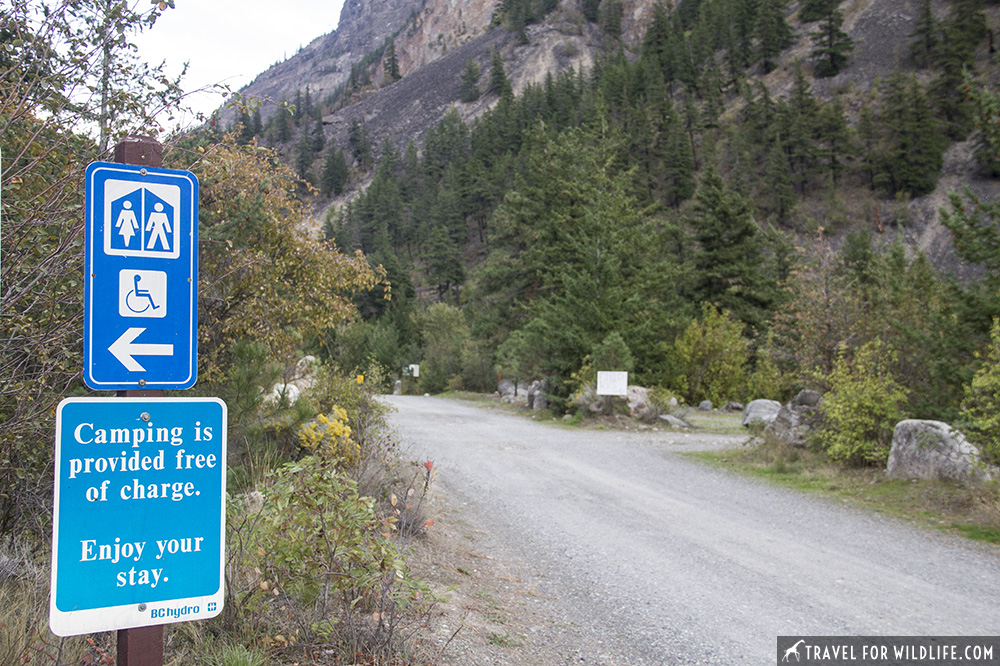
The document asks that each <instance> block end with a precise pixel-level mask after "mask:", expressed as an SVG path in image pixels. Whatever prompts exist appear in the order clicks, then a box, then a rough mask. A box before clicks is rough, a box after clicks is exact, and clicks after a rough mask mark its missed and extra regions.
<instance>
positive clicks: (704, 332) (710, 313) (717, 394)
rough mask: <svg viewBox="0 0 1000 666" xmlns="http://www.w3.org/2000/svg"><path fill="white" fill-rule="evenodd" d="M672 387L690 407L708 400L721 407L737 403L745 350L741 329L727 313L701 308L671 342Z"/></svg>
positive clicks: (742, 382)
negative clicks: (675, 373)
mask: <svg viewBox="0 0 1000 666" xmlns="http://www.w3.org/2000/svg"><path fill="white" fill-rule="evenodd" d="M673 354H674V357H675V367H677V368H678V369H679V374H678V376H676V377H674V381H673V385H674V386H676V387H677V389H678V391H679V392H680V393H681V394H682V395H683V396H684V397H685V398H686V399H687V400H688V402H689V403H690V404H692V405H695V404H698V403H699V402H701V401H702V400H711V401H712V402H713V403H715V404H717V405H721V404H723V403H724V402H726V400H731V399H736V398H738V397H739V396H740V393H741V392H742V391H743V390H744V389H745V386H746V365H747V357H748V346H747V341H746V338H744V337H743V325H742V324H741V323H740V322H739V321H737V320H735V319H733V318H732V316H731V315H730V313H729V311H728V310H723V311H721V312H720V311H719V310H717V309H716V308H715V306H714V305H712V304H711V303H705V304H704V305H702V311H701V319H700V320H699V319H695V320H694V321H693V322H691V324H690V325H689V326H688V327H687V329H686V330H685V331H684V333H682V334H681V335H680V336H679V337H678V338H677V340H676V341H675V342H674V350H673Z"/></svg>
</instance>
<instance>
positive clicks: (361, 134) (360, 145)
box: [347, 119, 373, 168]
mask: <svg viewBox="0 0 1000 666" xmlns="http://www.w3.org/2000/svg"><path fill="white" fill-rule="evenodd" d="M347 143H348V145H349V146H350V147H351V156H352V157H353V158H354V160H355V161H356V162H357V163H358V164H360V165H361V167H362V168H367V167H368V166H369V165H370V164H371V160H372V157H373V156H372V144H371V139H369V138H368V132H367V131H365V128H364V125H362V124H361V121H360V120H357V119H355V120H353V121H352V122H351V126H350V127H349V128H348V130H347Z"/></svg>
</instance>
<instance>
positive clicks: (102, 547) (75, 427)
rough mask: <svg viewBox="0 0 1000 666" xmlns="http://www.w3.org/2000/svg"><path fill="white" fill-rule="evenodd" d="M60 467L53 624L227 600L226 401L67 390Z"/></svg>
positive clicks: (62, 628)
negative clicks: (83, 394)
mask: <svg viewBox="0 0 1000 666" xmlns="http://www.w3.org/2000/svg"><path fill="white" fill-rule="evenodd" d="M54 471H55V486H54V488H55V489H54V497H53V499H54V502H53V506H54V508H53V521H52V594H51V598H50V604H49V624H50V626H51V628H52V631H53V633H55V634H57V635H59V636H74V635H78V634H87V633H94V632H99V631H113V630H117V629H128V628H131V627H143V626H150V625H156V624H167V623H171V622H181V621H185V620H200V619H205V618H209V617H214V616H216V615H218V614H219V613H220V612H221V611H222V604H223V596H224V586H223V582H224V565H225V526H226V519H225V507H226V501H225V498H226V404H225V403H224V402H222V401H221V400H219V399H218V398H68V399H66V400H63V401H62V402H61V403H60V404H59V408H58V410H57V412H56V442H55V470H54Z"/></svg>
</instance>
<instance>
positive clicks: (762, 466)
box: [685, 439, 1000, 544]
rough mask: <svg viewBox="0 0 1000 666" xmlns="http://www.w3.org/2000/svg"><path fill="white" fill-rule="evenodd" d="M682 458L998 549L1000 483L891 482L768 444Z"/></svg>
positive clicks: (870, 471) (877, 471) (808, 452)
mask: <svg viewBox="0 0 1000 666" xmlns="http://www.w3.org/2000/svg"><path fill="white" fill-rule="evenodd" d="M685 455H688V456H690V457H693V458H698V459H700V460H703V461H706V462H708V463H710V464H712V465H716V466H719V467H724V468H726V469H730V470H732V471H734V472H736V473H738V474H741V475H744V476H750V477H755V478H759V479H764V480H767V481H768V482H770V483H774V484H777V485H779V486H783V487H785V488H791V489H793V490H798V491H801V492H808V493H813V494H816V495H820V496H823V497H827V498H831V499H837V500H842V501H846V502H848V503H849V504H851V505H853V506H857V507H860V508H864V509H868V510H872V511H878V512H880V513H883V514H887V515H890V516H894V517H896V518H900V519H903V520H908V521H910V522H913V523H916V524H919V525H923V526H925V527H933V528H936V529H943V530H947V531H953V532H957V533H958V534H962V535H964V536H966V537H968V538H970V539H975V540H977V541H985V542H988V543H995V544H1000V483H998V482H996V481H992V482H989V483H958V482H952V481H922V480H900V479H889V478H887V477H886V476H885V472H884V470H882V469H881V468H870V467H845V466H843V465H841V464H839V463H837V462H834V461H832V460H830V458H829V457H827V456H826V455H825V454H824V453H822V452H819V451H815V450H812V449H807V448H799V447H794V446H790V445H788V444H784V443H781V442H777V441H773V440H767V439H764V440H760V443H758V444H755V445H752V446H747V447H745V448H743V449H740V450H735V451H734V450H728V451H700V452H692V453H688V454H685Z"/></svg>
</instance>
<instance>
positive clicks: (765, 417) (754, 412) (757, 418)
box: [743, 400, 781, 428]
mask: <svg viewBox="0 0 1000 666" xmlns="http://www.w3.org/2000/svg"><path fill="white" fill-rule="evenodd" d="M779 411H781V403H780V402H778V401H777V400H751V401H750V402H749V403H748V404H747V406H746V408H745V409H744V410H743V427H744V428H748V427H750V426H751V425H753V424H754V423H762V424H764V425H765V426H766V425H767V424H769V423H770V422H771V421H773V420H774V419H775V418H777V416H778V412H779Z"/></svg>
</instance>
